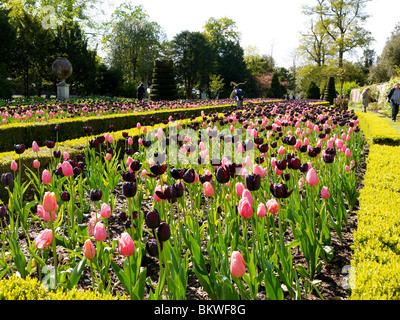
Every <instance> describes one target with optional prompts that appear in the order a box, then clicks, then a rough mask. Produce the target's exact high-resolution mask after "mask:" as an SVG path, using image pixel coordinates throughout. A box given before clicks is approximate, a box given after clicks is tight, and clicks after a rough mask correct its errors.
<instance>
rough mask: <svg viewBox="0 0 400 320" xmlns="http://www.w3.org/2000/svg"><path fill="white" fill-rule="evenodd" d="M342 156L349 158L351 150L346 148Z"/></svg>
mask: <svg viewBox="0 0 400 320" xmlns="http://www.w3.org/2000/svg"><path fill="white" fill-rule="evenodd" d="M344 155H345V156H346V157H347V158H351V150H350V149H349V148H347V149H346V151H345V153H344Z"/></svg>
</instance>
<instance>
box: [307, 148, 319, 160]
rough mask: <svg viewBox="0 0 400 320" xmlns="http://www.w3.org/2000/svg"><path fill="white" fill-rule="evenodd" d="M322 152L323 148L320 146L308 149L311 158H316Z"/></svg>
mask: <svg viewBox="0 0 400 320" xmlns="http://www.w3.org/2000/svg"><path fill="white" fill-rule="evenodd" d="M318 151H319V152H318ZM320 152H321V148H318V147H315V148H310V149H308V155H309V156H310V157H311V158H316V157H317V156H318V154H319V153H320Z"/></svg>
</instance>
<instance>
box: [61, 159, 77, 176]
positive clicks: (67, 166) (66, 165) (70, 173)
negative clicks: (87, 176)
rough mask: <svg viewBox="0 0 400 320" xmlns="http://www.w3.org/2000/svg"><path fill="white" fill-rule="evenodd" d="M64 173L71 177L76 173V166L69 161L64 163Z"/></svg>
mask: <svg viewBox="0 0 400 320" xmlns="http://www.w3.org/2000/svg"><path fill="white" fill-rule="evenodd" d="M62 173H63V175H64V176H65V177H71V176H73V175H74V168H72V166H71V164H70V163H69V162H68V161H64V162H63V163H62Z"/></svg>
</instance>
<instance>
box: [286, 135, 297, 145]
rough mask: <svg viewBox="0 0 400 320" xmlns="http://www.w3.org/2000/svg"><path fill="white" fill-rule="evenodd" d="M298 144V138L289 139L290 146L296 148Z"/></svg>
mask: <svg viewBox="0 0 400 320" xmlns="http://www.w3.org/2000/svg"><path fill="white" fill-rule="evenodd" d="M296 143H297V140H296V137H294V136H291V137H290V138H288V142H287V144H288V145H289V146H295V145H296Z"/></svg>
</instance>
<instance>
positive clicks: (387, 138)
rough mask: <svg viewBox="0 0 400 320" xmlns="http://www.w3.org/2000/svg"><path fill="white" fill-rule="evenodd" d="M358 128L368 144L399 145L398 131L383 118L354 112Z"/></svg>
mask: <svg viewBox="0 0 400 320" xmlns="http://www.w3.org/2000/svg"><path fill="white" fill-rule="evenodd" d="M356 115H357V116H358V119H359V120H360V128H361V130H362V131H363V132H364V135H365V136H366V137H367V139H368V142H369V144H385V145H392V146H399V145H400V133H398V132H397V131H396V130H394V129H393V128H392V127H391V126H390V125H389V124H388V123H387V122H386V121H385V120H383V119H381V118H379V117H378V116H376V115H374V114H371V113H361V112H356Z"/></svg>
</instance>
